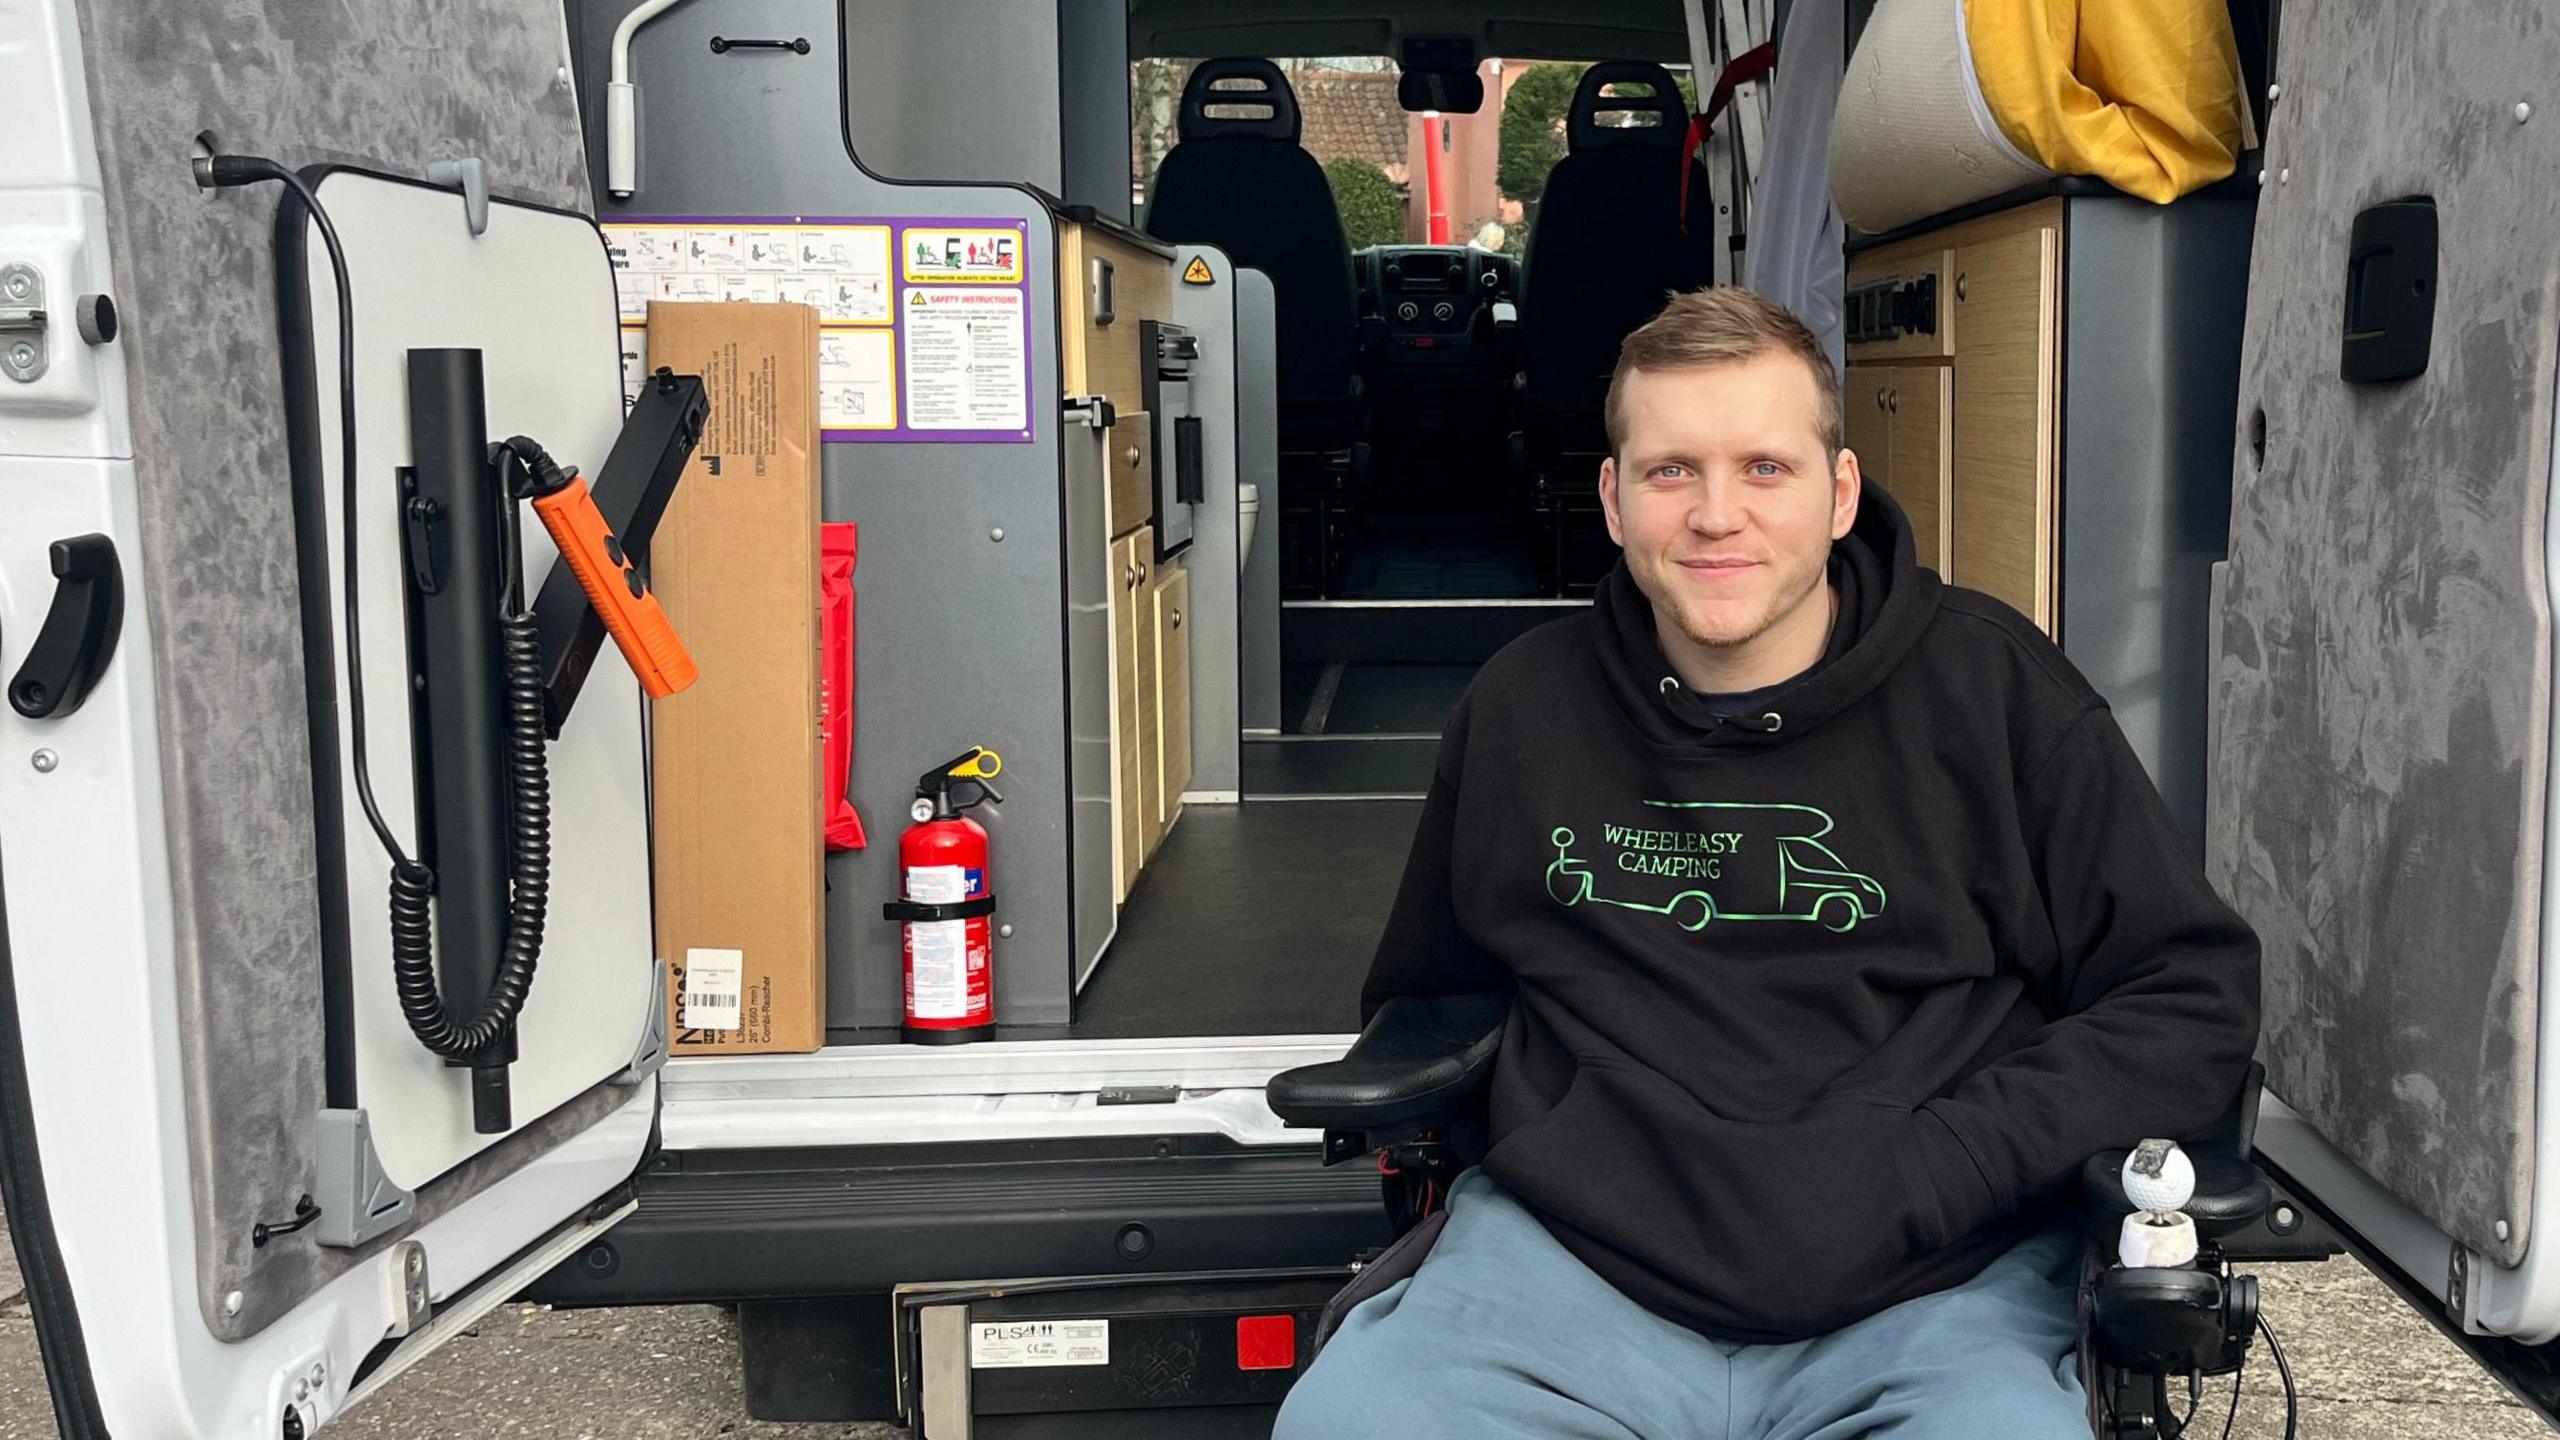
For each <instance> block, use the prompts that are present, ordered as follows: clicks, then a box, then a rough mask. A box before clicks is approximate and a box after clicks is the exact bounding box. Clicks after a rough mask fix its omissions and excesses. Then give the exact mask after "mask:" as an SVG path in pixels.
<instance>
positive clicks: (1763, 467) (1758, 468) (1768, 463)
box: [1751, 460, 1784, 478]
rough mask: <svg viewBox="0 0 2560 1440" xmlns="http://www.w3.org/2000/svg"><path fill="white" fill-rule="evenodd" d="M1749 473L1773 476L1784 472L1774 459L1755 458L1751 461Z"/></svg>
mask: <svg viewBox="0 0 2560 1440" xmlns="http://www.w3.org/2000/svg"><path fill="white" fill-rule="evenodd" d="M1751 473H1752V474H1754V475H1760V476H1766V477H1773V478H1774V477H1775V476H1777V475H1779V474H1782V473H1784V467H1782V466H1780V465H1779V464H1778V462H1777V461H1775V460H1755V461H1753V462H1752V463H1751Z"/></svg>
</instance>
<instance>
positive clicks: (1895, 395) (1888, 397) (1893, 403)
mask: <svg viewBox="0 0 2560 1440" xmlns="http://www.w3.org/2000/svg"><path fill="white" fill-rule="evenodd" d="M1884 409H1885V413H1886V414H1888V415H1899V414H1901V413H1902V391H1901V389H1900V388H1899V387H1897V388H1895V389H1891V390H1887V391H1886V392H1884Z"/></svg>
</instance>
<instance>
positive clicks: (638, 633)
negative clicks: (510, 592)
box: [533, 472, 702, 700]
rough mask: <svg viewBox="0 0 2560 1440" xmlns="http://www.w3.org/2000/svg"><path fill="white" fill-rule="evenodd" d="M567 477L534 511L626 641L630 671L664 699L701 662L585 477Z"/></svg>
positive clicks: (692, 676)
mask: <svg viewBox="0 0 2560 1440" xmlns="http://www.w3.org/2000/svg"><path fill="white" fill-rule="evenodd" d="M565 478H566V480H567V482H568V483H567V484H565V485H562V486H560V487H559V488H557V489H554V490H551V491H549V492H548V493H546V494H539V495H536V496H534V498H533V509H534V513H535V514H537V515H540V516H541V517H542V528H544V529H545V530H548V531H550V532H551V543H553V544H554V545H557V546H559V547H560V559H561V562H562V563H563V564H566V565H567V566H568V567H569V569H570V572H571V573H572V574H575V575H576V576H577V577H578V587H579V588H580V589H582V590H584V591H586V592H587V600H588V603H590V604H592V605H594V606H595V607H596V614H598V615H599V616H602V617H603V619H604V628H605V631H606V633H608V634H610V635H612V636H613V641H614V643H615V644H616V645H619V646H621V647H622V658H623V659H625V660H628V661H630V662H631V673H632V674H634V675H637V676H639V677H640V684H641V687H642V688H643V689H645V690H647V691H648V692H649V694H650V696H651V697H652V698H655V699H659V700H664V699H666V698H667V697H668V696H670V695H673V694H675V693H676V692H677V691H679V690H682V689H684V688H685V687H687V686H689V685H691V684H692V683H693V682H694V681H695V680H697V679H699V678H700V677H701V674H702V670H701V667H699V666H697V665H695V664H694V663H693V655H692V653H691V652H689V651H687V650H686V649H685V648H684V641H683V639H682V638H681V637H679V636H678V635H677V634H676V627H675V626H674V625H673V624H672V623H670V622H669V621H668V619H667V612H666V611H664V610H662V609H660V608H658V597H657V596H655V595H652V594H650V593H649V586H648V584H647V582H645V581H643V580H642V579H641V578H640V573H639V572H638V571H636V570H634V569H632V568H631V557H630V556H628V555H625V554H624V553H623V551H622V542H621V541H620V540H619V539H616V538H615V536H614V533H613V527H612V526H610V525H608V524H606V523H605V518H604V512H603V511H601V510H598V509H597V508H596V502H595V497H593V496H592V495H590V494H588V493H587V482H586V480H585V478H584V477H582V476H580V475H578V474H576V473H575V472H570V473H568V474H567V475H566V476H565Z"/></svg>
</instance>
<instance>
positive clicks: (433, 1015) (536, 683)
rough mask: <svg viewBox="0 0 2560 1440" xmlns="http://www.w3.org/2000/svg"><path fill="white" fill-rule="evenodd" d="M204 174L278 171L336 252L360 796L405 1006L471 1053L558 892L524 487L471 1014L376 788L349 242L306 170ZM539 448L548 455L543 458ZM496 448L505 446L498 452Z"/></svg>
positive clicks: (499, 1017) (205, 168) (441, 1044)
mask: <svg viewBox="0 0 2560 1440" xmlns="http://www.w3.org/2000/svg"><path fill="white" fill-rule="evenodd" d="M195 176H196V183H197V184H198V185H201V186H204V187H205V188H207V189H215V188H225V189H227V188H231V187H236V186H242V185H251V184H256V183H258V182H260V181H266V180H273V181H276V182H277V183H279V184H281V185H283V186H284V187H285V188H287V189H289V190H291V191H292V192H293V194H294V196H295V198H297V199H299V200H300V201H301V202H302V205H303V208H304V209H306V210H308V211H310V212H311V219H312V223H313V225H314V226H315V227H316V228H317V229H318V230H319V231H320V239H321V241H322V243H323V244H325V245H326V246H327V248H328V251H329V270H330V278H331V279H332V280H333V281H334V282H335V284H336V287H337V300H338V307H337V308H338V316H337V320H338V327H337V328H338V439H339V445H340V466H339V470H340V473H339V482H340V486H341V490H340V500H339V517H340V523H341V524H342V525H343V526H344V527H345V532H346V542H345V553H344V557H343V558H342V560H341V562H340V566H341V568H342V569H343V571H344V572H345V575H344V579H343V581H342V584H343V586H344V596H343V598H344V606H345V616H346V631H345V636H344V644H345V645H346V652H347V655H346V659H347V701H348V724H349V728H350V729H351V731H352V732H353V736H352V738H353V751H354V753H353V755H352V756H351V759H352V761H353V764H354V769H355V780H356V798H357V800H358V802H359V803H360V804H361V805H362V807H363V809H364V816H365V820H366V822H367V823H368V824H370V825H371V826H372V829H373V833H374V837H375V838H376V839H377V840H379V841H380V842H381V844H382V849H383V852H384V853H385V854H386V855H388V856H389V857H390V859H391V904H390V908H391V973H392V980H393V983H394V985H395V987H396V988H397V991H398V993H399V997H400V1013H401V1015H402V1016H403V1017H404V1018H406V1019H407V1020H408V1022H409V1031H410V1033H411V1034H413V1035H415V1036H417V1037H418V1042H419V1043H420V1044H422V1045H424V1046H426V1047H427V1049H429V1050H431V1051H433V1052H435V1053H436V1054H438V1055H441V1056H444V1057H446V1058H447V1059H454V1060H466V1059H470V1058H473V1057H474V1056H476V1055H477V1054H479V1053H480V1052H481V1051H483V1050H486V1049H488V1048H489V1047H490V1046H491V1045H492V1044H495V1043H496V1042H497V1041H498V1040H500V1039H502V1038H503V1037H504V1036H505V1035H506V1033H507V1031H508V1029H509V1027H511V1026H513V1025H514V1024H515V1021H516V1017H517V1016H518V1015H520V1014H521V1013H523V1010H524V1002H525V996H526V995H527V994H529V993H530V992H531V991H532V989H533V971H534V964H535V962H536V961H537V960H538V959H539V958H540V956H541V952H542V928H543V923H544V920H545V917H546V914H547V912H548V910H549V907H550V900H551V775H550V769H549V765H548V756H547V753H546V751H545V748H544V726H543V711H542V701H543V683H542V642H541V638H540V636H539V634H538V633H537V632H536V630H535V629H534V622H533V616H532V615H531V613H530V612H529V611H528V610H527V608H526V606H525V603H524V565H523V561H522V558H521V557H522V551H521V550H520V549H519V548H518V544H517V528H518V527H517V519H516V504H517V501H518V499H519V498H520V497H519V495H518V493H517V490H516V487H515V486H513V485H502V486H501V487H500V493H499V496H498V499H497V504H498V506H499V531H500V536H501V544H502V546H503V547H504V548H503V554H504V556H505V564H504V566H503V567H502V568H503V570H504V572H505V574H506V576H507V582H506V592H505V594H504V595H502V596H501V597H500V601H499V616H498V627H497V628H498V650H499V656H500V663H501V665H502V667H503V671H504V675H505V690H506V712H505V714H506V737H507V738H506V745H507V765H506V773H507V790H508V820H509V832H510V838H511V841H512V846H513V851H514V861H515V863H514V866H513V883H512V884H511V886H510V888H509V894H508V898H507V927H506V937H505V939H504V941H503V942H502V943H501V946H500V950H499V960H498V971H497V974H496V976H495V977H494V978H493V979H492V980H491V982H490V985H489V993H488V994H487V995H484V996H482V997H481V1001H480V1005H479V1007H478V1008H477V1009H475V1010H474V1011H473V1012H472V1014H471V1016H470V1018H469V1019H467V1020H462V1021H456V1020H455V1019H454V1018H453V1016H452V1014H451V1013H450V1012H449V1011H448V1010H447V1009H446V1007H445V1001H444V996H443V993H442V992H441V991H440V990H439V989H438V987H437V985H436V973H435V910H434V903H435V892H436V874H435V871H433V870H431V869H429V868H428V867H426V866H425V865H422V864H420V863H419V862H418V861H416V860H415V859H412V858H411V857H410V855H409V853H408V851H407V850H405V849H403V848H402V847H401V844H400V841H399V838H398V837H397V836H395V835H393V834H392V833H391V827H390V825H389V824H388V823H386V822H385V821H384V820H383V818H382V810H381V807H380V806H378V805H377V804H375V802H374V798H373V775H372V769H371V766H370V765H369V763H368V761H367V754H366V749H365V723H364V669H363V666H362V665H361V664H360V663H359V662H358V657H357V653H356V641H357V637H359V636H361V635H362V634H363V633H364V629H363V625H362V623H361V612H360V610H359V609H358V606H357V599H356V597H357V594H358V591H359V589H360V587H359V585H358V584H357V572H356V557H357V553H358V550H357V545H356V503H357V500H358V499H359V498H360V495H361V493H362V492H361V489H360V487H359V486H358V484H357V482H356V474H357V472H356V379H355V324H356V322H355V294H354V287H353V285H352V283H351V282H350V281H349V279H348V276H347V255H346V250H345V249H344V247H342V246H341V245H340V244H339V242H338V228H337V226H336V225H334V224H332V223H330V220H329V212H328V211H327V210H326V209H324V208H322V206H321V204H320V196H319V195H318V193H317V192H315V191H314V190H313V188H312V186H311V184H310V182H308V181H306V180H305V179H303V178H302V176H301V175H299V174H296V173H295V172H294V171H292V170H290V169H287V168H286V167H285V166H284V165H282V164H280V163H279V162H277V161H274V160H270V159H267V158H266V157H264V156H258V155H212V156H204V157H201V158H199V159H198V160H197V161H196V163H195ZM499 449H500V450H501V451H503V452H508V453H512V454H514V455H515V456H517V457H518V459H519V460H521V461H523V462H525V463H526V464H528V465H530V466H532V467H533V468H534V470H535V471H536V473H539V474H541V475H543V476H544V477H545V478H546V479H547V478H549V477H550V476H552V475H554V474H556V473H558V467H557V466H556V465H554V464H553V463H552V461H551V457H550V456H549V455H548V454H545V453H543V451H542V447H541V446H539V445H536V444H535V443H534V442H533V441H531V440H528V439H525V438H523V437H522V436H518V437H516V438H515V439H512V440H509V441H508V442H507V443H506V444H505V445H504V446H501V447H499ZM537 456H538V457H539V460H538V462H537V461H536V460H535V457H537ZM493 458H495V457H493Z"/></svg>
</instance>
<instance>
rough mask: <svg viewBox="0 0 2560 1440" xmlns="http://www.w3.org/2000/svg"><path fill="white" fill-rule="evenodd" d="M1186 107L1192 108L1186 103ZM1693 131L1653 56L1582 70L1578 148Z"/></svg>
mask: <svg viewBox="0 0 2560 1440" xmlns="http://www.w3.org/2000/svg"><path fill="white" fill-rule="evenodd" d="M1612 85H1621V86H1623V85H1644V86H1648V87H1650V88H1651V90H1652V92H1653V93H1651V94H1650V95H1604V94H1602V93H1601V92H1602V91H1603V90H1606V89H1608V88H1609V87H1610V86H1612ZM1185 113H1186V114H1188V113H1189V112H1188V110H1187V108H1186V110H1185ZM1621 113H1625V114H1634V115H1639V116H1651V117H1653V118H1652V123H1650V124H1648V123H1645V122H1644V121H1643V120H1638V121H1637V122H1636V123H1635V124H1632V125H1603V124H1601V123H1600V117H1601V116H1602V115H1605V114H1621ZM1688 132H1689V107H1688V106H1687V105H1685V104H1683V103H1681V100H1680V87H1679V86H1678V85H1677V84H1676V83H1674V82H1673V81H1672V79H1671V72H1670V71H1668V70H1665V69H1663V68H1662V67H1661V66H1659V65H1656V64H1654V63H1653V62H1652V61H1650V60H1603V61H1601V62H1600V63H1599V64H1597V65H1594V66H1592V67H1591V68H1590V69H1588V70H1585V71H1583V72H1582V83H1581V84H1580V85H1579V86H1576V87H1575V89H1574V92H1573V109H1572V110H1571V111H1569V112H1567V116H1566V120H1565V131H1564V134H1565V147H1566V148H1567V149H1569V150H1572V151H1575V152H1577V153H1578V152H1581V151H1585V150H1599V149H1604V148H1608V147H1612V146H1661V147H1663V148H1665V149H1672V150H1676V149H1678V148H1679V147H1680V141H1681V138H1682V137H1683V136H1685V135H1687V134H1688Z"/></svg>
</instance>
